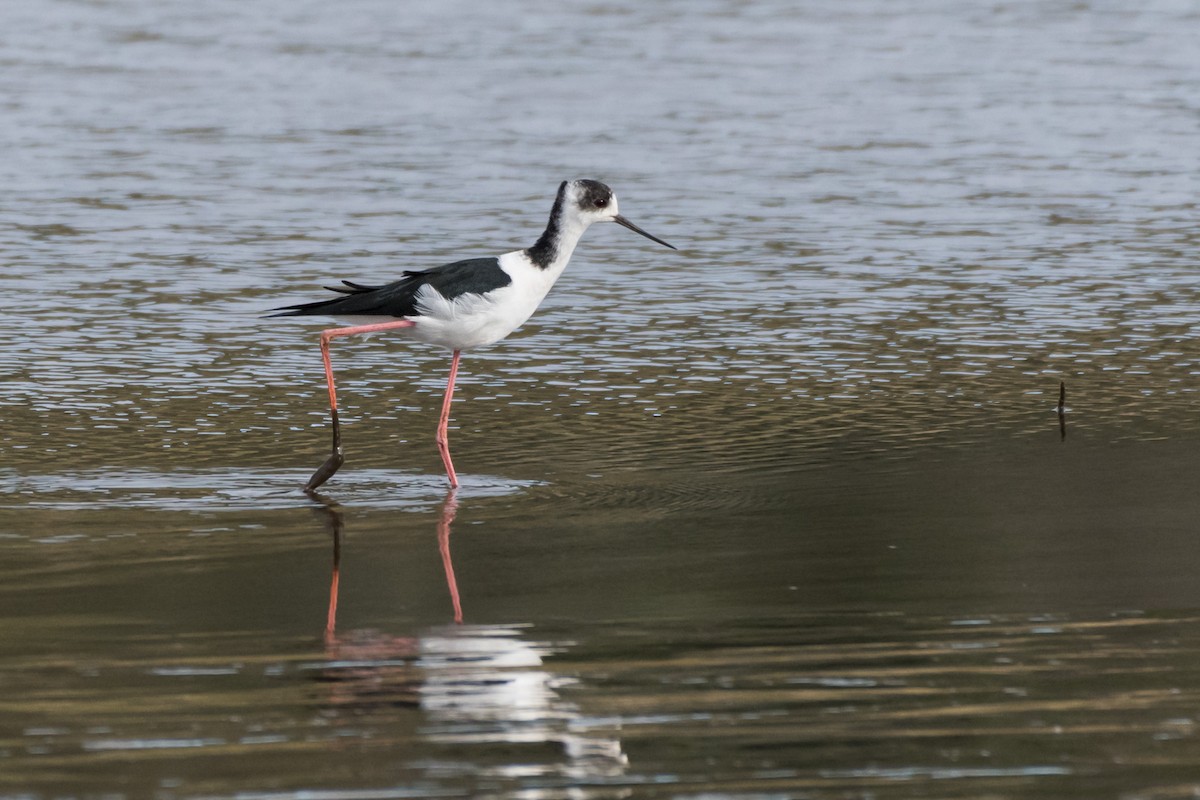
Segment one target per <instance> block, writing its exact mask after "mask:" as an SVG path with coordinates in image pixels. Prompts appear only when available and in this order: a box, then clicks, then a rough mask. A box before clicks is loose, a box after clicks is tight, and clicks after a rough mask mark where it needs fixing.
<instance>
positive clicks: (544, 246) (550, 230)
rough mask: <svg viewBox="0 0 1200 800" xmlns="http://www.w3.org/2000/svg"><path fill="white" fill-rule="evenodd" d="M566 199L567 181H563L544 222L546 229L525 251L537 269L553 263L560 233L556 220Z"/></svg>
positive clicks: (560, 214)
mask: <svg viewBox="0 0 1200 800" xmlns="http://www.w3.org/2000/svg"><path fill="white" fill-rule="evenodd" d="M566 201H567V181H563V182H562V183H560V184H559V185H558V194H557V195H556V196H555V197H554V207H553V208H551V209H550V221H549V222H548V223H547V224H546V230H545V231H543V232H542V235H541V236H540V237H538V240H537V241H536V242H535V243H534V245H533V247H530V248H529V249H528V250H526V251H525V255H527V256H529V260H530V261H532V262H533V263H534V266H536V267H538V269H546V268H547V267H549V266H550V265H551V264H552V263H554V256H555V255H557V254H558V240H559V236H560V234H561V231H560V230H559V226H558V220H559V217H561V216H562V209H563V203H565V202H566Z"/></svg>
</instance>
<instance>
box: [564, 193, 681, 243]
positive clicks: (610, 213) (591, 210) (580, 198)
mask: <svg viewBox="0 0 1200 800" xmlns="http://www.w3.org/2000/svg"><path fill="white" fill-rule="evenodd" d="M559 191H560V197H561V199H562V202H563V203H564V204H565V208H564V210H565V211H566V213H568V214H570V215H572V216H574V217H575V218H576V219H577V220H579V222H580V223H582V224H583V226H584V227H585V228H586V227H587V226H588V225H591V224H592V223H593V222H615V223H617V224H618V225H623V226H625V227H626V228H629V230H631V231H634V232H635V233H640V234H641V235H642V236H645V237H646V238H647V239H650V240H651V241H654V242H658V243H659V244H661V245H666V246H667V247H670V248H671V249H672V250H675V249H677V248H676V247H675V246H674V245H671V244H667V243H666V242H664V241H663V240H662V239H659V238H658V237H657V236H651V235H650V234H648V233H646V232H645V231H644V230H642V229H641V228H639V227H638V226H637V225H634V224H633V223H632V222H630V221H629V220H627V219H625V218H624V217H622V216H621V214H620V213H619V211H618V210H617V194H616V192H614V191H613V190H612V189H610V188H608V187H607V186H605V185H604V184H603V183H601V182H600V181H593V180H589V179H587V178H580V179H578V180H573V181H565V182H564V183H563V185H562V187H560V190H559Z"/></svg>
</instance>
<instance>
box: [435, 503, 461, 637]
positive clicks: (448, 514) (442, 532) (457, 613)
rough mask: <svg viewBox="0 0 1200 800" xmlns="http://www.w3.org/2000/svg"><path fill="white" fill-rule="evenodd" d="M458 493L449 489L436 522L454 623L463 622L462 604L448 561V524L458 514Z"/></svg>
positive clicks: (452, 568)
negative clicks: (452, 607)
mask: <svg viewBox="0 0 1200 800" xmlns="http://www.w3.org/2000/svg"><path fill="white" fill-rule="evenodd" d="M457 495H458V493H457V492H456V491H455V490H454V489H451V490H450V492H449V493H448V494H447V495H446V499H445V500H444V501H442V514H441V518H440V519H439V520H438V529H437V531H438V550H440V551H441V553H442V567H443V568H444V569H445V570H446V586H447V588H449V589H450V602H451V603H452V604H453V605H454V621H455V623H457V624H459V625H461V624H462V621H463V613H462V603H461V602H460V601H459V598H458V581H456V580H455V579H454V562H453V561H451V560H450V523H452V522H454V516H455V515H456V514H457V513H458V496H457Z"/></svg>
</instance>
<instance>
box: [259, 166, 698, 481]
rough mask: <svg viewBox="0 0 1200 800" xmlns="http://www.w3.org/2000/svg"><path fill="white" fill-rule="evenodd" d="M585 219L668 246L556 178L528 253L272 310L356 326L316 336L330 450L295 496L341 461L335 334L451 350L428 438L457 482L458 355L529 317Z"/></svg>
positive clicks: (606, 202)
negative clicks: (396, 335)
mask: <svg viewBox="0 0 1200 800" xmlns="http://www.w3.org/2000/svg"><path fill="white" fill-rule="evenodd" d="M593 222H616V223H617V224H619V225H624V226H625V227H626V228H629V229H630V230H631V231H635V232H637V233H640V234H641V235H642V236H645V237H646V238H647V239H651V240H653V241H655V242H658V243H659V244H661V245H666V246H667V247H670V248H671V249H672V250H674V249H676V248H675V247H674V246H673V245H670V244H667V243H666V242H664V241H663V240H662V239H659V238H657V237H655V236H651V235H650V234H649V233H646V232H645V231H644V230H642V229H641V228H639V227H638V226H636V225H634V224H633V223H632V222H630V221H629V220H627V219H625V218H624V217H622V216H621V215H620V214H619V213H618V212H617V196H616V195H615V194H614V193H613V191H612V189H610V188H608V187H607V186H605V185H604V184H603V183H600V182H599V181H593V180H586V179H584V180H575V181H563V183H562V184H561V185H560V186H559V187H558V196H557V197H555V199H554V207H553V209H551V211H550V222H549V223H548V224H547V225H546V230H545V231H544V232H543V233H542V235H541V237H540V238H539V239H538V240H537V242H536V243H534V245H533V247H530V248H528V249H526V250H514V251H513V252H511V253H505V254H504V255H502V256H498V257H495V258H472V259H468V260H466V261H455V262H454V263H452V264H445V265H443V266H440V267H434V268H433V269H429V270H423V271H406V272H404V277H402V278H401V279H400V280H398V281H394V282H393V283H388V284H384V285H383V286H364V285H363V284H360V283H354V282H352V281H342V284H343V285H342V286H337V287H333V286H330V287H326V288H329V289H331V290H332V291H335V292H338V293H339V294H340V295H341V296H340V297H335V298H333V299H329V300H318V301H317V302H315V303H301V304H299V305H294V306H285V307H283V308H277V309H275V310H276V311H278V312H280V313H278V314H272V315H271V316H276V317H287V316H309V315H320V316H332V317H343V318H344V317H349V318H352V319H354V320H355V321H356V322H360V323H366V324H357V325H354V326H352V327H348V328H330V329H328V330H325V331H322V332H321V357H322V359H324V361H325V380H326V381H327V382H328V385H329V413H330V418H331V419H332V421H333V452H332V453H331V454H330V456H329V458H328V459H327V460H326V461H325V463H324V464H322V465H321V466H320V468H319V469H317V471H316V472H314V473H313V476H312V477H311V478H310V479H309V481H308V483H307V484H306V485H305V487H304V490H305V491H306V492H312V491H314V490H315V489H316V488H317V487H318V486H320V485H321V484H323V483H324V482H325V481H327V480H329V478H331V477H332V476H333V474H334V473H335V472H337V471H338V468H339V467H341V466H342V463H343V462H344V461H345V456H344V454H343V452H342V434H341V428H340V426H339V425H338V404H337V391H336V389H335V388H334V382H333V365H332V364H331V363H330V361H329V342H330V340H331V339H333V338H335V337H337V336H353V335H355V334H360V333H376V332H378V331H392V330H394V331H399V332H400V333H403V334H404V335H406V336H408V337H409V338H411V339H416V340H417V341H420V342H425V343H427V344H434V345H440V346H442V347H445V348H447V349H449V350H451V351H452V352H453V357H452V359H451V361H450V380H449V381H448V382H447V383H446V395H445V398H444V399H443V400H442V413H441V417H440V418H439V419H438V428H437V437H436V441H437V446H438V452H439V453H440V454H441V456H442V464H443V465H444V466H445V468H446V475H447V477H449V479H450V485H451V486H458V476H457V475H456V474H455V472H454V464H453V462H452V461H451V460H450V445H449V442H448V440H447V437H446V428H447V426H448V425H449V422H450V400H451V397H452V396H453V394H454V381H455V378H456V377H457V375H458V362H459V357H460V356H461V354H462V351H463V350H468V349H470V348H472V347H482V346H483V345H488V344H493V343H495V342H498V341H500V340H501V339H503V338H504V337H505V336H508V335H509V334H510V333H512V332H513V331H514V330H516V329H517V328H518V327H520V326H521V324H522V323H524V322H525V320H527V319H529V317H530V316H531V315H532V314H533V312H534V311H536V310H537V307H538V305H539V304H541V302H542V299H543V298H545V296H546V293H547V292H549V291H550V287H551V286H553V285H554V282H555V281H556V280H558V276H559V275H561V274H562V272H563V270H564V269H565V268H566V266H567V262H568V261H569V260H570V259H571V253H573V252H574V250H575V245H576V244H577V243H578V242H579V238H580V237H581V236H583V232H584V231H586V230H587V229H588V226H589V225H591V224H592V223H593Z"/></svg>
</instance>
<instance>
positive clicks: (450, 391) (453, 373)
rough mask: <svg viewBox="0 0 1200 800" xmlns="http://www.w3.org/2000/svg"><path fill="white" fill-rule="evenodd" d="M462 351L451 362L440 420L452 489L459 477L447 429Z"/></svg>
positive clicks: (439, 436)
mask: <svg viewBox="0 0 1200 800" xmlns="http://www.w3.org/2000/svg"><path fill="white" fill-rule="evenodd" d="M460 355H462V351H461V350H455V351H454V359H453V360H452V361H451V362H450V381H449V382H448V383H447V384H446V397H445V399H443V400H442V416H441V418H440V419H439V420H438V429H437V446H438V452H439V453H441V454H442V463H443V464H445V465H446V475H447V477H449V478H450V487H451V488H452V489H457V488H458V476H457V475H455V474H454V462H453V461H451V460H450V439H449V437H448V436H447V435H446V427H447V426H448V425H449V424H450V399H451V398H452V397H454V381H455V379H456V378H458V359H459V356H460Z"/></svg>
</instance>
